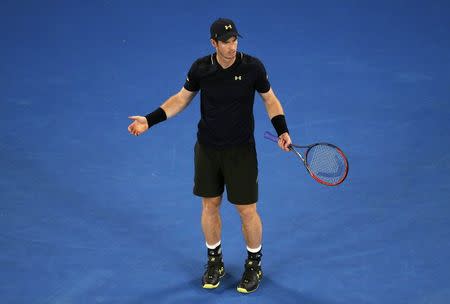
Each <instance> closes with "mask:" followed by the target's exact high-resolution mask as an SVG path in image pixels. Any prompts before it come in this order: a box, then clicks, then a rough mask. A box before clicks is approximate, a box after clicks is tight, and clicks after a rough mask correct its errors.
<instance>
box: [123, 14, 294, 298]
mask: <svg viewBox="0 0 450 304" xmlns="http://www.w3.org/2000/svg"><path fill="white" fill-rule="evenodd" d="M210 32H211V37H210V38H211V44H212V46H213V48H214V49H215V53H214V54H212V55H208V56H205V57H202V58H199V59H197V60H196V61H195V62H194V63H193V64H192V66H191V68H190V70H189V72H188V75H187V78H186V82H185V84H184V86H183V88H181V90H180V91H179V92H178V93H177V94H175V95H173V96H172V97H170V98H169V99H167V100H166V101H165V102H164V103H163V104H162V105H161V106H160V107H159V108H158V109H156V110H155V111H153V112H151V113H150V114H148V115H146V116H145V117H144V116H131V117H129V118H130V119H131V120H133V122H132V123H131V124H130V125H129V127H128V131H129V132H130V133H131V134H133V135H136V136H138V135H140V134H142V133H143V132H145V131H147V130H148V129H149V128H151V127H152V126H153V125H155V124H157V123H160V122H162V121H164V120H166V119H168V118H171V117H173V116H175V115H176V114H178V113H179V112H181V111H182V110H183V109H184V108H186V107H187V106H188V105H189V103H190V102H191V101H192V99H193V98H194V97H195V95H196V94H197V92H198V91H200V92H201V94H200V102H201V119H200V121H199V123H198V132H197V143H196V144H195V149H194V150H195V153H194V154H195V157H194V163H195V177H194V182H195V184H194V189H193V192H194V194H195V195H197V196H199V197H201V198H202V205H203V208H202V215H201V225H202V229H203V233H204V236H205V241H206V247H207V254H208V263H207V269H206V271H205V273H204V274H203V277H202V286H203V288H207V289H213V288H217V287H218V286H219V284H220V279H221V278H222V277H223V276H224V275H225V268H224V263H223V259H222V249H221V229H222V225H221V217H220V205H221V201H222V194H223V192H224V189H225V188H226V190H227V197H228V200H229V201H230V202H231V203H232V204H234V205H235V206H236V209H237V211H238V212H239V215H240V218H241V221H242V231H243V235H244V239H245V242H246V244H247V253H248V258H247V259H246V261H245V266H244V273H243V275H242V279H241V281H240V282H239V284H238V286H237V291H239V292H241V293H250V292H253V291H255V290H256V289H257V288H258V286H259V283H260V281H261V279H262V276H263V273H262V270H261V257H262V223H261V219H260V216H259V214H258V212H257V210H256V202H257V201H258V163H257V155H256V149H255V139H254V135H253V133H254V117H253V104H254V98H255V91H257V92H258V93H259V94H260V95H261V97H262V100H263V102H264V105H265V108H266V110H267V113H268V114H269V118H270V119H271V121H272V124H273V126H274V128H275V130H276V132H277V134H278V138H279V140H278V145H279V147H280V148H281V149H283V150H284V151H289V146H290V144H291V138H290V136H289V131H288V128H287V125H286V120H285V116H284V113H283V108H282V106H281V104H280V102H279V100H278V98H277V97H276V96H275V94H274V92H273V90H272V89H271V86H270V83H269V80H268V77H267V74H266V70H265V68H264V65H263V64H262V63H261V61H260V60H258V59H257V58H255V57H253V56H250V55H247V54H244V53H242V52H238V51H237V46H238V37H241V36H240V35H239V33H238V30H237V28H236V25H235V24H234V22H233V21H232V20H230V19H223V18H220V19H218V20H216V21H214V22H213V24H212V25H211V28H210Z"/></svg>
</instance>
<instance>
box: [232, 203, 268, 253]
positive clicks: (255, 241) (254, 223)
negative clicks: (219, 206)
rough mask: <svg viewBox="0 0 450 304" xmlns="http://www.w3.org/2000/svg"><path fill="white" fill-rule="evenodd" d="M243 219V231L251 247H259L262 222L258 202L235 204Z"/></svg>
mask: <svg viewBox="0 0 450 304" xmlns="http://www.w3.org/2000/svg"><path fill="white" fill-rule="evenodd" d="M235 206H236V208H237V210H238V212H239V215H240V217H241V221H242V232H243V234H244V238H245V242H246V243H247V246H248V247H249V248H258V247H259V246H260V245H261V241H262V223H261V218H260V217H259V214H258V212H257V211H256V203H254V204H250V205H235Z"/></svg>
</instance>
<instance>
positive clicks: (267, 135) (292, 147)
mask: <svg viewBox="0 0 450 304" xmlns="http://www.w3.org/2000/svg"><path fill="white" fill-rule="evenodd" d="M264 137H265V138H266V139H269V140H271V141H273V142H276V143H278V139H279V138H278V137H277V136H275V135H273V134H272V133H270V132H268V131H266V132H265V133H264ZM318 145H326V146H330V147H332V148H334V149H336V151H338V153H339V154H340V155H341V156H342V158H343V159H344V162H345V173H344V175H343V176H342V177H341V178H340V179H339V180H338V181H337V182H335V183H329V182H326V181H324V180H321V179H320V178H319V177H318V176H317V175H315V174H314V172H313V171H312V170H311V168H310V167H309V166H308V162H307V160H308V152H309V151H310V150H311V148H313V147H315V146H318ZM295 148H297V149H306V153H305V156H304V157H303V155H302V154H301V153H300V152H299V151H297V150H296V149H295ZM289 150H290V151H291V152H293V153H294V154H295V155H296V156H297V157H298V158H299V159H300V160H301V161H302V163H303V165H304V166H305V168H306V171H308V173H309V175H311V177H312V178H313V179H314V180H315V181H317V182H318V183H320V184H323V185H326V186H337V185H339V184H341V183H342V182H343V181H344V180H345V179H346V178H347V175H348V160H347V157H346V156H345V154H344V152H343V151H342V150H341V149H340V148H339V147H338V146H336V145H333V144H330V143H325V142H321V143H315V144H311V145H307V146H299V145H294V144H291V145H290V146H289Z"/></svg>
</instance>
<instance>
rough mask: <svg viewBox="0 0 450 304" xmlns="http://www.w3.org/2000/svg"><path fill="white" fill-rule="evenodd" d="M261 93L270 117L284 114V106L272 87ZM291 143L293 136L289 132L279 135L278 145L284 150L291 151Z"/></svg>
mask: <svg viewBox="0 0 450 304" xmlns="http://www.w3.org/2000/svg"><path fill="white" fill-rule="evenodd" d="M260 95H261V98H262V100H263V102H264V106H265V107H266V111H267V114H268V115H269V119H272V118H274V117H275V116H277V115H284V111H283V107H282V106H281V103H280V101H279V100H278V98H277V96H275V93H274V92H273V90H272V89H270V90H269V91H268V92H266V93H261V94H260ZM291 143H292V142H291V137H290V136H289V133H288V132H285V133H283V134H281V135H280V136H278V146H279V147H280V148H281V149H283V150H284V151H289V146H290V145H291Z"/></svg>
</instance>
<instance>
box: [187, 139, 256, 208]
mask: <svg viewBox="0 0 450 304" xmlns="http://www.w3.org/2000/svg"><path fill="white" fill-rule="evenodd" d="M194 152H195V153H194V154H195V159H194V163H195V177H194V194H195V195H197V196H201V197H216V196H220V195H222V193H223V191H224V186H226V189H227V197H228V200H229V201H230V202H231V203H233V204H237V205H247V204H252V203H256V202H257V201H258V160H257V156H256V148H255V146H254V145H244V146H238V147H230V148H226V149H220V150H218V149H215V148H213V147H209V146H205V145H202V144H200V143H198V142H197V143H196V144H195V148H194Z"/></svg>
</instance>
